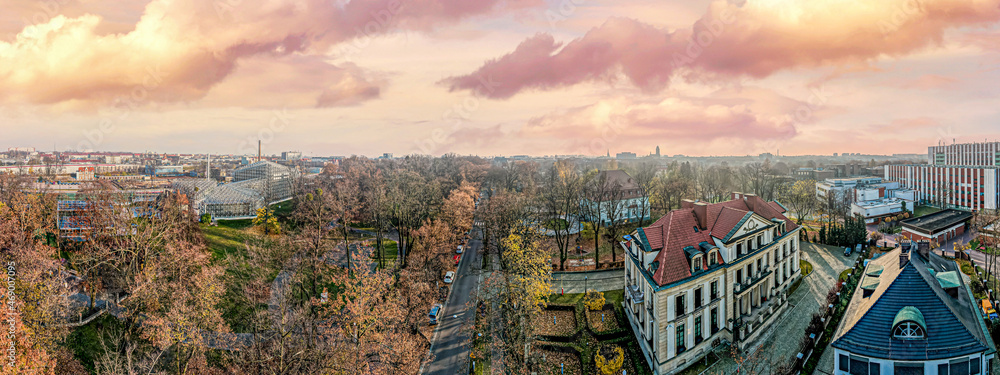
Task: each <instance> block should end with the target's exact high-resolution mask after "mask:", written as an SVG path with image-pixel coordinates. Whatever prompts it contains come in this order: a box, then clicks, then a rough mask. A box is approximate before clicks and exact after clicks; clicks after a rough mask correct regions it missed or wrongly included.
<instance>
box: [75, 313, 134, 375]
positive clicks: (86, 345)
mask: <svg viewBox="0 0 1000 375" xmlns="http://www.w3.org/2000/svg"><path fill="white" fill-rule="evenodd" d="M121 328H122V327H121V323H120V322H119V321H118V319H116V318H115V317H114V316H112V315H109V314H104V315H101V317H99V318H97V319H94V321H92V322H90V324H87V325H85V326H82V327H77V328H75V329H73V331H72V332H70V334H69V336H67V337H66V344H65V345H66V347H67V348H69V350H70V351H72V352H73V357H75V358H76V359H77V360H79V361H80V363H81V364H83V366H84V367H86V368H87V369H88V370H90V371H91V372H94V360H95V359H97V358H98V357H99V356H101V354H104V350H103V348H102V345H101V338H100V337H99V336H98V335H99V334H101V333H103V334H104V339H105V340H110V336H108V331H109V330H110V329H121ZM107 344H108V345H114V344H113V343H111V342H110V341H107Z"/></svg>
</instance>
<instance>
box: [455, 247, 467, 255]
mask: <svg viewBox="0 0 1000 375" xmlns="http://www.w3.org/2000/svg"><path fill="white" fill-rule="evenodd" d="M463 251H465V246H462V245H458V250H456V251H455V252H456V253H459V254H461V253H462V252H463Z"/></svg>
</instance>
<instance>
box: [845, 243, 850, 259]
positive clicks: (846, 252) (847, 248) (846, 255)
mask: <svg viewBox="0 0 1000 375" xmlns="http://www.w3.org/2000/svg"><path fill="white" fill-rule="evenodd" d="M844 256H845V257H849V256H851V247H850V246H848V247H845V248H844Z"/></svg>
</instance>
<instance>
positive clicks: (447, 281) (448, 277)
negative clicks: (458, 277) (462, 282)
mask: <svg viewBox="0 0 1000 375" xmlns="http://www.w3.org/2000/svg"><path fill="white" fill-rule="evenodd" d="M454 279H455V271H448V273H446V274H444V283H445V284H451V281H452V280H454Z"/></svg>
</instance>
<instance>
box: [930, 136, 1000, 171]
mask: <svg viewBox="0 0 1000 375" xmlns="http://www.w3.org/2000/svg"><path fill="white" fill-rule="evenodd" d="M927 164H931V165H968V166H980V167H982V166H989V167H997V166H1000V142H988V143H985V142H984V143H957V144H950V145H943V146H931V147H928V148H927Z"/></svg>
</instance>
